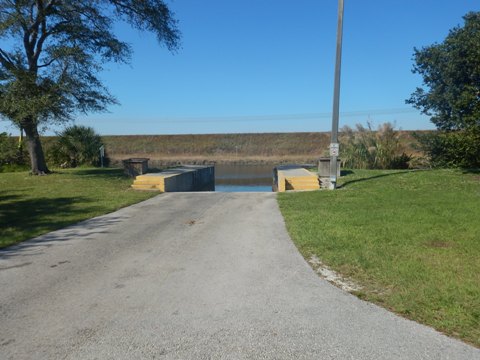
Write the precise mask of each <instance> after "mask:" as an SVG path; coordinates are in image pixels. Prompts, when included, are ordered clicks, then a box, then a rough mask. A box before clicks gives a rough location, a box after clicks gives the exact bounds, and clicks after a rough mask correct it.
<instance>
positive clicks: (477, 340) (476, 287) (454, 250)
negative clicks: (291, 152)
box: [278, 170, 480, 347]
mask: <svg viewBox="0 0 480 360" xmlns="http://www.w3.org/2000/svg"><path fill="white" fill-rule="evenodd" d="M341 184H343V186H342V188H340V189H338V190H337V191H320V192H302V193H283V194H279V197H278V200H279V204H280V208H281V211H282V213H283V215H284V217H285V221H286V224H287V228H288V231H289V232H290V234H291V237H292V239H293V241H294V242H295V243H296V245H297V247H298V249H299V250H300V252H301V253H302V254H303V255H304V257H305V258H307V259H308V258H310V257H311V256H312V255H316V256H318V258H320V259H321V261H322V262H323V263H325V264H326V265H328V266H329V267H331V268H333V269H335V270H336V271H338V272H339V273H341V274H342V275H344V276H345V277H347V278H350V279H353V280H354V281H355V282H356V283H357V284H359V285H361V286H362V290H360V291H358V292H357V293H356V294H357V295H358V296H359V297H361V298H363V299H366V300H369V301H372V302H375V303H377V304H380V305H382V306H384V307H386V308H388V309H390V310H392V311H394V312H396V313H399V314H401V315H403V316H404V317H407V318H410V319H413V320H416V321H419V322H421V323H424V324H427V325H430V326H433V327H434V328H436V329H438V330H440V331H442V332H444V333H445V334H448V335H451V336H455V337H458V338H460V339H463V340H464V341H467V342H469V343H471V344H474V345H475V346H477V347H478V346H480V176H479V174H478V173H477V174H475V173H462V172H461V171H456V170H435V171H433V170H432V171H368V170H363V171H361V170H354V171H353V173H350V174H349V175H347V176H345V177H342V180H341Z"/></svg>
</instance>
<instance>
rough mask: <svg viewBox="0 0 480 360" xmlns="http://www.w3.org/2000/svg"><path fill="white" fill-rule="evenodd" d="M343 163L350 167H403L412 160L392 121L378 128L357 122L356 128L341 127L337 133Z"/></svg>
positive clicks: (407, 165)
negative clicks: (374, 129) (374, 128)
mask: <svg viewBox="0 0 480 360" xmlns="http://www.w3.org/2000/svg"><path fill="white" fill-rule="evenodd" d="M340 142H341V144H342V146H341V153H340V156H341V158H342V160H343V166H344V167H347V168H352V169H406V168H408V167H409V162H410V160H411V159H412V157H411V156H410V155H407V154H406V153H405V152H404V149H403V148H402V146H401V143H400V139H399V134H398V132H397V131H396V130H395V129H394V127H393V125H392V124H391V123H384V124H382V125H380V126H379V127H378V130H377V131H373V130H372V126H371V124H370V123H367V127H364V126H363V125H360V124H357V125H356V129H352V128H350V127H349V126H344V127H343V128H342V129H341V133H340Z"/></svg>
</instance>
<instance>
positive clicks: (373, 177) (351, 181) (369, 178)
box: [338, 170, 419, 189]
mask: <svg viewBox="0 0 480 360" xmlns="http://www.w3.org/2000/svg"><path fill="white" fill-rule="evenodd" d="M417 171H419V170H406V171H398V172H392V173H387V174H378V175H373V176H368V177H363V178H359V179H353V180H350V181H346V182H344V183H343V184H342V185H341V186H339V187H338V188H339V189H340V188H343V187H345V186H348V185H351V184H354V183H358V182H362V181H369V180H374V179H379V178H383V177H387V176H394V175H400V174H407V173H411V172H417ZM352 173H353V171H352Z"/></svg>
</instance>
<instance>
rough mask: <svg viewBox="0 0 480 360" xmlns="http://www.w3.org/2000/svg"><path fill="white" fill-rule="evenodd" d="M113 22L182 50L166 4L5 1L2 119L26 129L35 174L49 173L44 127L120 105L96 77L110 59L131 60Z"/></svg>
mask: <svg viewBox="0 0 480 360" xmlns="http://www.w3.org/2000/svg"><path fill="white" fill-rule="evenodd" d="M115 20H121V21H125V22H127V23H129V24H130V25H131V26H132V27H134V28H136V29H139V30H142V31H149V32H152V33H154V34H155V35H156V37H157V40H158V41H159V43H160V44H164V45H165V46H166V47H167V48H168V49H169V50H170V51H174V50H176V49H177V48H178V45H179V38H180V34H179V31H178V28H177V21H176V20H175V18H174V14H173V13H172V12H171V11H170V10H169V8H168V6H167V5H166V4H165V1H163V0H82V1H75V0H0V39H2V40H4V41H3V42H2V43H0V115H1V116H2V117H3V118H5V119H8V120H10V121H12V122H13V123H14V124H15V125H17V126H18V127H20V128H21V129H23V130H24V131H25V139H26V142H27V147H28V151H29V154H30V159H31V166H32V173H34V174H42V173H48V172H49V171H48V168H47V164H46V162H45V158H44V154H43V150H42V145H41V142H40V137H39V133H38V129H39V126H41V125H42V124H44V125H47V124H52V123H62V122H66V121H69V120H71V119H72V118H73V116H74V114H75V113H77V112H83V113H87V112H92V111H103V110H105V109H106V107H107V106H108V105H110V104H114V103H116V100H115V98H114V97H113V96H112V95H111V94H110V93H109V92H108V90H107V89H106V88H105V86H103V84H102V82H101V81H100V80H99V79H98V73H99V72H100V71H101V70H102V66H103V64H104V63H105V62H109V61H115V62H128V61H129V59H130V56H131V48H130V46H129V45H128V44H127V43H125V42H123V41H121V40H120V39H118V38H117V37H116V35H115V34H114V33H113V30H112V27H113V24H114V21H115Z"/></svg>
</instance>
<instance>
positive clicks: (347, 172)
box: [340, 170, 355, 176]
mask: <svg viewBox="0 0 480 360" xmlns="http://www.w3.org/2000/svg"><path fill="white" fill-rule="evenodd" d="M351 174H355V172H354V171H353V170H340V176H347V175H351Z"/></svg>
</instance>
